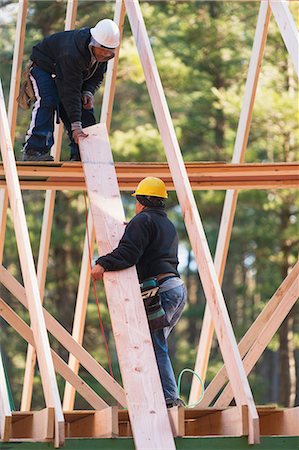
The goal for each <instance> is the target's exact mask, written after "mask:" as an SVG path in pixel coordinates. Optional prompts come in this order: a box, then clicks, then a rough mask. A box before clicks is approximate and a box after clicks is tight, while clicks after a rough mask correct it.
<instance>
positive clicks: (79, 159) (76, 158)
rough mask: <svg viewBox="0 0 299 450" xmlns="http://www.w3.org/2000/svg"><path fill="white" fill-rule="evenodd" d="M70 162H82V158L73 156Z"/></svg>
mask: <svg viewBox="0 0 299 450" xmlns="http://www.w3.org/2000/svg"><path fill="white" fill-rule="evenodd" d="M70 161H72V162H75V161H81V158H80V156H79V155H73V156H71V158H70Z"/></svg>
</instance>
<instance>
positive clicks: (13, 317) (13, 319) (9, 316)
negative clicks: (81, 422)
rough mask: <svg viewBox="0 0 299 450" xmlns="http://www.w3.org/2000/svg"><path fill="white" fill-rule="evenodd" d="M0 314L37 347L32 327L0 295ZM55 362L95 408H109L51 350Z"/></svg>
mask: <svg viewBox="0 0 299 450" xmlns="http://www.w3.org/2000/svg"><path fill="white" fill-rule="evenodd" d="M0 315H1V316H2V317H3V319H4V320H6V322H7V323H9V324H10V325H11V326H12V327H13V328H14V329H15V330H16V331H17V332H18V333H19V334H20V336H22V337H23V338H24V339H25V340H26V341H27V342H28V343H29V344H30V345H31V346H32V347H35V342H34V338H33V334H32V331H31V329H30V327H29V326H28V325H27V324H26V323H25V322H24V321H23V320H22V319H21V318H20V317H19V316H18V315H17V314H16V313H15V312H14V311H13V310H12V309H11V308H10V307H9V306H8V305H7V304H6V302H5V301H4V300H3V299H2V298H1V297H0ZM51 354H52V358H53V363H54V367H55V369H56V371H57V372H58V373H59V374H60V375H61V376H62V377H63V378H64V379H65V380H68V382H69V383H71V384H72V386H74V387H75V388H76V390H77V391H78V392H79V394H80V395H81V396H82V397H83V398H84V399H85V400H86V401H87V402H88V403H89V404H90V405H91V406H92V407H93V408H94V409H98V410H102V409H105V408H108V404H107V403H106V402H104V400H103V399H102V398H101V397H99V396H98V395H97V394H96V393H95V392H94V391H93V390H92V389H91V388H90V387H89V386H88V384H86V383H85V381H84V380H82V378H80V377H79V376H78V375H77V374H74V373H73V372H72V371H71V369H70V368H69V367H68V365H67V364H66V363H65V362H64V361H63V359H62V358H60V356H59V355H57V353H56V352H54V350H51Z"/></svg>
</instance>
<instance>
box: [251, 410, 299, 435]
mask: <svg viewBox="0 0 299 450" xmlns="http://www.w3.org/2000/svg"><path fill="white" fill-rule="evenodd" d="M259 415H260V423H261V434H262V435H263V436H275V435H276V436H277V435H280V436H299V406H297V407H295V408H287V409H276V410H275V409H274V410H272V411H271V410H269V411H267V410H265V411H263V409H261V410H260V411H259Z"/></svg>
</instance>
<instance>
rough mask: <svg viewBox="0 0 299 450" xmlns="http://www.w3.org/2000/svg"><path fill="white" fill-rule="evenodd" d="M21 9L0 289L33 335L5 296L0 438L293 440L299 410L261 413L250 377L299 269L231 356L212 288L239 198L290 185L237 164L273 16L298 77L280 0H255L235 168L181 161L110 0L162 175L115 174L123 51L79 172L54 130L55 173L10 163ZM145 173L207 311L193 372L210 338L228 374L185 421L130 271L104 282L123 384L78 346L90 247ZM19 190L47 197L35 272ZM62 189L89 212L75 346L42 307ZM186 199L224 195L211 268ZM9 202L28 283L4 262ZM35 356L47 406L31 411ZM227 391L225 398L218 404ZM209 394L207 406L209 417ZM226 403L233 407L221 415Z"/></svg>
mask: <svg viewBox="0 0 299 450" xmlns="http://www.w3.org/2000/svg"><path fill="white" fill-rule="evenodd" d="M27 6H28V5H27V0H20V1H19V14H18V20H17V35H16V43H15V51H14V59H13V68H12V76H11V88H10V97H9V106H8V113H7V112H6V109H5V103H4V97H3V92H2V87H1V90H0V146H1V153H2V160H3V164H2V165H1V166H0V188H1V189H0V281H1V283H2V284H3V285H4V286H5V287H6V289H8V290H9V291H10V292H11V293H12V294H13V296H14V297H15V298H16V299H17V300H19V301H20V303H21V304H22V305H23V306H24V307H25V308H26V309H28V311H29V315H30V326H29V325H28V324H26V323H25V322H24V321H23V320H22V319H21V318H20V317H19V316H18V315H17V314H16V313H15V311H13V310H12V309H11V308H10V306H9V305H8V304H7V303H6V302H5V300H4V299H2V298H0V315H1V316H2V317H3V318H4V320H6V321H7V323H9V324H10V325H11V326H12V327H13V328H14V329H15V330H16V331H17V332H18V333H19V334H20V335H21V336H22V337H23V338H24V339H25V340H26V341H27V342H28V344H29V345H28V351H27V361H26V370H25V377H24V387H23V394H22V401H21V408H20V411H16V412H14V411H11V408H10V405H9V398H8V392H7V388H6V382H5V377H4V371H3V367H2V359H1V358H0V394H1V397H0V433H1V439H2V440H4V441H8V440H10V439H11V440H14V439H17V440H25V439H26V440H27V439H34V440H40V441H44V440H46V441H47V440H52V441H53V442H54V445H55V446H56V447H59V446H62V445H63V443H64V439H65V437H67V438H70V437H113V436H124V437H125V436H131V435H133V437H134V441H135V446H136V448H137V449H139V450H140V449H165V450H166V449H174V448H175V443H174V439H173V438H174V437H176V436H203V435H225V436H244V435H245V436H248V441H249V443H251V444H253V443H258V442H259V439H260V435H274V434H282V435H290V436H296V435H298V429H299V426H298V423H299V408H293V409H288V410H282V409H278V408H273V407H258V408H257V407H256V406H255V403H254V400H253V397H252V393H251V389H250V386H249V383H248V379H247V375H248V374H249V373H250V371H251V370H252V368H253V367H254V365H255V363H256V362H257V360H258V358H259V357H260V356H261V354H262V353H263V351H264V350H265V348H266V347H267V345H268V344H269V342H270V340H271V338H272V337H273V335H274V334H275V332H276V331H277V329H278V327H279V326H280V324H281V323H282V321H283V320H284V319H285V317H286V316H287V314H288V313H289V311H290V310H291V308H292V307H293V305H294V304H295V302H296V301H297V299H298V297H299V263H297V264H296V265H295V266H294V267H293V269H292V271H291V272H290V273H289V275H288V276H287V278H286V279H285V280H284V281H283V282H282V284H281V286H280V287H279V288H278V290H277V291H276V292H275V293H274V295H273V297H272V298H271V299H270V300H269V302H268V304H267V305H266V307H265V309H264V310H263V311H262V312H261V314H260V315H259V317H258V318H257V319H256V320H255V322H254V323H253V324H252V326H251V327H250V329H249V330H248V331H247V333H246V334H245V335H244V337H243V338H242V340H241V341H240V343H239V345H237V342H236V339H235V336H234V332H233V329H232V326H231V322H230V319H229V316H228V312H227V308H226V303H225V300H224V298H223V294H222V291H221V287H220V285H221V283H222V278H223V273H224V269H225V261H226V257H227V251H228V246H229V241H230V236H231V230H232V225H233V219H234V214H235V210H236V203H237V197H238V190H239V189H251V188H253V189H269V188H271V189H272V188H281V187H297V186H298V178H299V173H298V164H286V163H285V164H281V163H280V164H245V163H244V158H245V150H246V146H247V140H248V135H249V129H250V122H251V116H252V109H253V104H254V99H255V93H256V89H257V83H258V77H259V72H260V67H261V64H262V58H263V53H264V47H265V44H266V37H267V31H268V25H269V21H270V16H271V11H272V12H273V15H274V17H275V20H276V22H277V24H278V26H279V29H280V31H281V34H282V36H283V39H284V42H285V45H286V47H287V50H288V52H289V54H290V57H291V59H292V61H293V63H294V66H295V69H296V72H297V74H298V52H297V48H298V42H299V40H298V31H297V30H296V27H295V24H294V21H293V18H292V16H291V14H290V11H289V9H288V7H287V2H285V1H283V0H281V1H272V0H262V1H261V2H260V11H259V16H258V21H257V28H256V34H255V38H254V44H253V51H252V57H251V61H250V66H249V72H248V78H247V82H246V87H245V95H244V102H243V106H242V111H241V115H240V120H239V126H238V130H237V136H236V143H235V148H234V154H233V159H232V164H220V163H206V164H203V163H197V162H196V163H188V164H184V161H183V158H182V154H181V150H180V148H179V144H178V141H177V138H176V135H175V131H174V127H173V124H172V120H171V116H170V113H169V110H168V106H167V102H166V98H165V95H164V91H163V87H162V84H161V81H160V77H159V74H158V70H157V67H156V63H155V60H154V56H153V53H152V50H151V46H150V42H149V38H148V35H147V31H146V28H145V24H144V21H143V17H142V13H141V9H140V6H139V3H138V1H137V0H118V1H116V7H115V17H114V19H115V21H116V22H117V23H118V24H119V27H120V30H121V32H122V29H123V23H124V18H125V14H126V13H127V15H128V19H129V22H130V25H131V29H132V33H133V35H134V38H135V42H136V46H137V49H138V53H139V56H140V61H141V64H142V67H143V71H144V75H145V79H146V83H147V87H148V92H149V95H150V99H151V102H152V106H153V110H154V113H155V116H156V120H157V125H158V128H159V131H160V134H161V137H162V141H163V144H164V148H165V154H166V158H167V161H168V164H116V165H114V163H113V158H112V153H111V149H110V144H109V137H108V132H109V128H110V122H111V116H112V108H113V100H114V92H115V80H116V75H117V66H118V55H119V50H118V52H117V54H116V57H115V58H114V60H113V61H110V62H109V65H108V71H107V75H106V81H105V91H104V97H103V104H102V112H101V120H100V122H101V123H100V124H97V125H95V126H93V127H90V128H89V129H88V132H89V137H88V138H86V139H85V140H84V141H82V142H81V143H80V151H81V157H82V164H81V163H78V164H69V163H61V162H60V161H59V159H60V148H61V135H62V128H61V126H60V127H57V128H56V130H55V147H54V149H53V155H54V158H55V163H49V164H46V163H45V164H30V163H18V164H16V161H15V158H14V154H13V142H14V135H15V126H16V117H17V104H16V97H17V96H18V92H19V84H20V73H21V67H22V57H23V47H24V36H25V26H26V14H27ZM76 12H77V0H68V4H67V13H66V21H65V29H71V28H73V27H74V23H75V18H76ZM99 149H100V150H99ZM99 173H100V174H101V176H100V177H99V176H98V174H99ZM149 173H150V174H153V175H156V176H160V177H162V178H163V179H164V180H165V181H166V184H167V187H168V188H169V189H173V188H174V189H175V190H176V192H177V196H178V199H179V203H180V205H181V209H182V213H183V218H184V221H185V224H186V228H187V231H188V234H189V239H190V243H191V246H192V249H193V251H194V255H195V258H196V262H197V265H198V271H199V275H200V277H201V281H202V285H203V288H204V292H205V296H206V300H207V308H206V312H205V316H204V322H203V327H202V332H201V336H200V340H199V347H198V356H197V359H196V367H195V370H196V371H197V372H198V373H200V374H201V376H202V377H203V378H205V374H206V370H207V365H208V360H209V353H210V347H211V342H212V337H213V331H214V329H215V332H216V335H217V339H218V342H219V346H220V350H221V352H222V356H223V361H224V366H223V368H222V369H221V370H220V371H219V372H218V374H217V375H216V376H215V378H214V379H213V381H212V382H211V383H210V384H209V386H208V388H207V391H206V394H205V397H204V399H203V401H202V402H201V404H200V407H198V408H196V409H192V410H190V409H185V408H182V407H180V408H179V407H175V408H172V409H171V410H169V411H167V410H166V407H165V402H164V399H163V393H162V388H161V383H160V379H159V374H158V370H157V365H156V361H155V357H154V352H153V347H152V342H151V338H150V333H149V328H148V324H147V320H146V315H145V312H144V308H143V303H142V299H141V295H140V291H139V287H138V281H137V275H136V270H135V268H130V269H127V270H124V271H120V272H114V273H109V272H108V273H105V275H104V284H105V290H106V294H107V301H108V306H109V311H110V316H111V322H112V327H113V333H114V338H115V342H116V348H117V353H118V359H119V364H120V369H121V374H122V380H123V386H121V385H119V384H118V383H117V382H116V381H115V380H114V379H113V378H112V377H111V376H110V375H109V374H108V373H107V372H106V370H105V369H104V368H103V367H102V366H101V365H100V364H99V363H98V362H97V361H96V360H95V359H94V358H93V357H92V356H91V355H90V354H89V353H88V352H87V351H86V350H85V349H84V348H83V347H82V341H83V334H84V326H85V316H86V307H87V301H88V293H89V284H90V264H89V254H88V252H89V247H90V249H91V251H92V252H93V248H94V243H95V240H96V243H97V245H98V251H99V254H105V253H106V252H108V251H111V250H112V249H113V248H114V247H115V246H116V245H117V243H118V241H119V239H120V237H121V236H122V233H123V230H124V221H125V217H124V212H123V208H122V204H121V200H120V193H119V189H122V190H131V189H133V188H135V186H136V183H137V182H138V181H139V180H140V179H141V178H143V177H144V176H146V175H147V174H149ZM21 189H44V190H45V189H46V199H45V207H44V216H43V223H42V231H41V240H40V250H39V256H38V263H37V268H35V267H34V262H33V257H32V250H31V246H30V241H29V235H28V229H27V224H26V218H25V212H24V207H23V200H22V196H21ZM61 189H86V190H87V192H88V195H89V201H90V207H91V208H90V211H89V215H88V228H87V231H86V235H85V243H84V251H83V256H82V265H81V273H80V281H79V288H78V295H77V302H76V309H75V313H74V325H73V331H72V335H70V334H69V333H68V332H67V331H66V330H65V329H64V328H63V327H62V326H61V325H60V324H59V322H58V321H57V320H56V319H55V318H54V317H53V316H51V315H50V314H49V313H48V312H47V311H46V310H45V308H43V306H42V301H43V298H44V287H45V279H46V267H47V260H48V253H49V245H50V235H51V228H52V222H53V213H54V204H55V195H56V190H61ZM192 189H193V190H196V189H226V190H227V192H226V198H225V202H224V208H223V214H222V220H221V225H220V231H219V237H218V242H217V248H216V255H215V261H214V263H213V261H212V257H211V254H210V250H209V247H208V244H207V240H206V237H205V233H204V229H203V226H202V222H201V218H200V216H199V212H198V209H197V207H196V204H195V200H194V196H193V192H192ZM8 199H9V203H10V208H11V211H12V217H13V223H14V228H15V233H16V239H17V245H18V251H19V256H20V262H21V269H22V275H23V281H24V286H23V285H21V284H20V283H19V282H18V281H17V280H16V279H15V278H14V277H13V276H12V275H11V274H10V273H9V272H8V271H7V270H6V269H5V268H4V267H3V265H2V259H3V247H4V239H5V228H6V212H7V208H8ZM93 224H94V225H93ZM48 332H50V333H51V334H52V335H53V336H54V337H55V338H56V339H57V340H58V341H59V342H60V343H61V345H63V346H64V347H65V348H66V349H67V351H68V352H69V361H68V364H66V363H65V362H64V361H63V360H62V359H61V358H60V357H59V356H58V355H57V354H56V353H55V352H54V351H53V350H52V349H51V348H50V344H49V339H48ZM199 355H200V356H199ZM36 357H37V360H38V363H39V370H40V374H41V379H42V386H43V391H44V397H45V402H46V408H45V409H44V410H42V411H36V412H31V411H30V408H31V398H32V385H33V372H34V367H35V363H36ZM80 364H81V365H82V366H84V367H85V369H86V370H87V371H88V372H89V373H90V374H91V375H92V376H93V377H94V378H95V379H96V380H97V381H98V382H99V383H100V384H101V385H102V386H103V387H104V388H105V390H106V391H107V392H109V393H110V394H111V395H112V397H113V398H114V399H115V401H116V402H117V404H118V405H119V407H115V406H109V405H108V404H107V403H106V402H105V401H104V400H103V399H102V398H101V397H100V396H99V395H98V394H97V393H96V392H95V391H94V390H93V389H91V388H90V386H88V385H87V384H86V383H85V382H84V380H82V378H81V377H79V375H78V369H79V365H80ZM55 371H56V372H57V373H59V374H60V375H61V376H62V377H63V378H64V379H65V381H66V386H65V392H64V398H63V405H62V402H61V399H60V396H59V393H58V388H57V383H56V377H55ZM225 385H226V387H225V388H224V390H223V391H222V393H221V395H220V396H218V394H219V391H220V390H221V389H223V387H224V386H225ZM76 392H77V393H79V394H80V395H81V396H82V397H83V398H84V399H85V400H86V401H87V402H88V403H89V405H90V406H91V408H92V410H88V411H74V400H75V394H76ZM198 395H199V392H198V388H197V387H196V383H195V382H193V383H192V388H191V393H190V400H191V401H192V402H193V401H195V400H196V399H197V398H198ZM216 397H217V400H216V402H215V403H214V405H213V406H210V405H211V404H212V403H213V401H214V399H215V398H216ZM233 398H234V399H235V403H236V406H235V407H229V406H228V405H229V404H230V402H231V400H232V399H233ZM122 408H128V410H125V409H122Z"/></svg>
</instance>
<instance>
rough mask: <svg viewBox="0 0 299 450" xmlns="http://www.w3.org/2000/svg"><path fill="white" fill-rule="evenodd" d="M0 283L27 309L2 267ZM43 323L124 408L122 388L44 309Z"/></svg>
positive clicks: (21, 290)
mask: <svg viewBox="0 0 299 450" xmlns="http://www.w3.org/2000/svg"><path fill="white" fill-rule="evenodd" d="M0 281H1V283H2V284H3V285H4V286H5V287H6V288H7V289H8V290H9V291H10V292H11V293H12V294H13V295H14V296H15V297H16V299H17V300H19V301H20V302H21V303H22V305H23V306H25V308H28V301H27V298H26V292H25V290H24V288H23V286H22V285H21V284H20V283H19V282H18V281H17V280H16V279H15V278H14V277H13V276H12V275H10V273H9V272H8V271H7V270H6V269H5V268H4V267H3V266H2V267H0ZM42 310H43V314H44V317H45V322H46V326H47V328H48V330H49V331H50V333H51V334H52V335H53V336H54V337H55V338H56V339H57V340H58V342H60V343H61V344H62V345H63V346H64V347H65V348H66V349H67V350H68V351H69V352H70V353H73V354H74V355H75V356H76V358H77V359H78V360H79V361H80V363H81V364H82V366H83V367H85V369H86V370H88V371H89V373H90V374H91V375H92V376H93V377H94V378H95V379H96V380H97V381H98V382H99V383H100V384H101V385H102V386H103V387H104V388H105V389H106V390H107V391H108V392H109V393H110V394H111V395H112V396H113V397H114V398H115V399H116V400H117V401H118V402H119V404H120V405H122V406H123V407H126V405H127V402H126V398H125V393H124V390H123V388H122V387H121V386H120V385H119V384H118V383H117V381H116V380H115V379H114V378H112V377H111V376H110V375H109V373H108V372H107V371H106V370H105V369H104V368H103V367H102V366H101V365H100V364H99V363H98V362H97V361H96V360H95V359H94V358H93V357H92V356H91V355H90V354H89V353H88V352H87V351H86V350H85V349H84V348H83V347H82V346H81V345H79V344H78V343H77V342H76V341H75V340H74V339H73V338H72V336H71V335H70V334H69V333H68V332H67V331H66V329H65V328H63V326H62V325H61V324H60V323H59V322H58V321H57V320H55V319H54V317H52V316H51V314H50V313H48V311H47V310H46V309H45V308H42Z"/></svg>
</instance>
